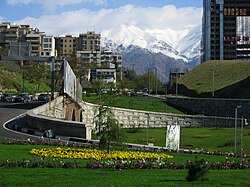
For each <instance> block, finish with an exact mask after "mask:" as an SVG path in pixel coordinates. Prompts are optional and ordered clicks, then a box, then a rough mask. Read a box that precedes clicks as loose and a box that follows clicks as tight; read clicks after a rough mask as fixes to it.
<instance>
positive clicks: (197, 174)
mask: <svg viewBox="0 0 250 187" xmlns="http://www.w3.org/2000/svg"><path fill="white" fill-rule="evenodd" d="M208 171H209V165H208V164H207V162H205V160H203V159H201V160H199V159H197V157H196V158H195V161H194V162H190V163H189V165H188V175H187V177H186V179H187V180H188V181H205V180H208V176H207V174H208Z"/></svg>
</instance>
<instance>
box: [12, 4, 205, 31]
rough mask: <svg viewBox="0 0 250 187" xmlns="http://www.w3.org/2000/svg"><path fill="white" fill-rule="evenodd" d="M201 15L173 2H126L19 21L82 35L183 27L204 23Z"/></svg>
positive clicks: (197, 9)
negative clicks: (126, 28)
mask: <svg viewBox="0 0 250 187" xmlns="http://www.w3.org/2000/svg"><path fill="white" fill-rule="evenodd" d="M16 1H17V0H16ZM26 1H28V0H26ZM75 1H76V0H75ZM65 2H69V1H65ZM201 18H202V8H194V7H187V8H176V7H175V6H172V5H168V6H164V7H161V8H156V7H146V8H144V7H136V6H134V5H126V6H122V7H119V8H115V9H101V10H98V11H90V10H87V9H80V10H75V11H68V12H64V13H61V14H54V15H43V16H41V17H39V18H32V17H26V18H24V19H22V20H17V21H15V22H17V23H20V24H21V23H22V24H24V23H25V24H30V25H31V26H32V27H38V28H40V30H41V31H45V32H46V33H48V34H53V35H64V34H73V35H78V34H79V33H81V32H86V31H87V30H95V31H96V32H102V31H104V30H109V29H113V28H116V27H119V26H121V25H130V26H131V25H132V26H136V27H139V28H140V29H143V30H153V29H154V30H157V29H158V30H166V29H172V30H183V29H185V28H187V27H189V26H193V25H198V24H201Z"/></svg>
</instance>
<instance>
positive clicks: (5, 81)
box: [0, 68, 50, 93]
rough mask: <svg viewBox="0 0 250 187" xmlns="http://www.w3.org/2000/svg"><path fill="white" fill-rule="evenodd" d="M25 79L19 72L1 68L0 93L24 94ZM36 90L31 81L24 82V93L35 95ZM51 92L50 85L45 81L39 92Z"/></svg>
mask: <svg viewBox="0 0 250 187" xmlns="http://www.w3.org/2000/svg"><path fill="white" fill-rule="evenodd" d="M22 85H23V79H22V74H20V73H17V72H9V71H7V70H5V69H3V68H0V91H1V92H12V93H19V92H22ZM34 90H35V85H34V84H33V83H30V82H29V81H27V80H25V81H24V91H25V92H28V93H33V92H34ZM46 91H50V87H49V85H48V84H47V83H46V81H43V82H42V84H41V86H40V90H39V92H46Z"/></svg>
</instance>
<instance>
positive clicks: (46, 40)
mask: <svg viewBox="0 0 250 187" xmlns="http://www.w3.org/2000/svg"><path fill="white" fill-rule="evenodd" d="M55 45H56V42H55V38H54V37H53V36H46V35H45V36H43V37H42V50H41V55H40V56H41V57H51V56H57V52H56V48H55Z"/></svg>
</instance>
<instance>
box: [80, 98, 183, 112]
mask: <svg viewBox="0 0 250 187" xmlns="http://www.w3.org/2000/svg"><path fill="white" fill-rule="evenodd" d="M83 100H84V101H86V102H90V103H95V104H99V103H100V102H101V103H103V104H104V105H107V106H112V107H118V108H127V109H135V110H145V111H152V112H169V113H174V114H183V113H182V112H181V111H179V110H177V109H175V108H173V107H170V106H168V105H166V104H165V103H164V102H163V101H162V100H159V99H150V98H143V97H127V96H119V95H101V97H99V96H97V95H91V96H84V97H83Z"/></svg>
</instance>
